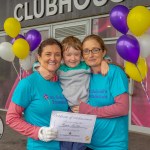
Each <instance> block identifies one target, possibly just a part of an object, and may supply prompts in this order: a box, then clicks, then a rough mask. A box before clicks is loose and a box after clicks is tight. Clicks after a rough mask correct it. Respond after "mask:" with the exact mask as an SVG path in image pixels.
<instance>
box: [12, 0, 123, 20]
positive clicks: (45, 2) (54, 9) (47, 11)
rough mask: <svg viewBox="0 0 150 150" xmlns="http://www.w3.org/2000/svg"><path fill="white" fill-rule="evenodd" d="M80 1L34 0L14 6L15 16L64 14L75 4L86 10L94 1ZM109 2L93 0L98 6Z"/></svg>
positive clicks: (25, 18)
mask: <svg viewBox="0 0 150 150" xmlns="http://www.w3.org/2000/svg"><path fill="white" fill-rule="evenodd" d="M39 1H40V2H39ZM79 1H80V0H34V1H30V2H25V3H24V4H20V3H19V4H17V5H16V6H15V8H14V17H15V18H16V19H18V21H22V20H30V19H33V18H34V17H35V18H41V17H42V16H44V15H45V16H52V15H56V14H57V13H59V14H62V13H65V12H64V11H66V12H71V11H72V8H73V5H74V7H75V8H76V9H78V10H84V9H86V8H87V7H88V6H89V5H90V3H91V2H92V1H91V0H82V1H80V2H79ZM110 1H112V2H114V3H119V2H122V1H124V0H110ZM31 2H33V9H31V8H30V7H29V5H30V3H31ZM107 2H108V0H93V4H94V5H95V6H98V7H99V6H103V5H105V4H106V3H107ZM29 8H30V9H29ZM65 8H66V9H65ZM39 9H40V10H39ZM93 9H94V8H93ZM29 10H30V11H29ZM31 11H32V12H31ZM29 12H30V14H29ZM22 13H24V14H22Z"/></svg>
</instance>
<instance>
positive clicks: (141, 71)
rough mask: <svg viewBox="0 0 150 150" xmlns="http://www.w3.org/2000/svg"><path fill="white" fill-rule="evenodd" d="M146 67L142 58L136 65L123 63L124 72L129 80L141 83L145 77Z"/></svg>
mask: <svg viewBox="0 0 150 150" xmlns="http://www.w3.org/2000/svg"><path fill="white" fill-rule="evenodd" d="M147 71H148V67H147V63H146V60H145V59H144V58H139V60H138V62H137V64H136V65H135V64H133V63H130V62H125V72H126V74H128V76H129V77H130V78H132V79H133V80H135V81H137V82H141V81H142V80H143V79H144V78H145V77H146V75H147Z"/></svg>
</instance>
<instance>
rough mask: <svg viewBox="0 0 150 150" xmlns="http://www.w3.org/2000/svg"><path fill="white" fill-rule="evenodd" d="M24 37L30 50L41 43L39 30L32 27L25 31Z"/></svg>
mask: <svg viewBox="0 0 150 150" xmlns="http://www.w3.org/2000/svg"><path fill="white" fill-rule="evenodd" d="M25 39H26V40H27V42H28V43H29V46H30V51H33V50H35V49H36V48H37V47H38V45H39V44H40V43H41V40H42V37H41V34H40V32H39V31H37V30H35V29H32V30H30V31H28V32H27V33H26V35H25Z"/></svg>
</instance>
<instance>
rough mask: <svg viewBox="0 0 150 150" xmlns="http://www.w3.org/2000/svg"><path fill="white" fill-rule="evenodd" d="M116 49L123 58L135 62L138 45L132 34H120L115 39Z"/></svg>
mask: <svg viewBox="0 0 150 150" xmlns="http://www.w3.org/2000/svg"><path fill="white" fill-rule="evenodd" d="M116 49H117V52H118V54H119V55H120V56H121V57H122V58H123V59H125V60H127V61H129V62H131V63H134V64H136V62H137V60H138V58H139V54H140V46H139V43H138V40H137V39H136V38H135V37H134V36H132V35H129V34H127V35H122V36H121V37H120V38H119V39H118V40H117V44H116Z"/></svg>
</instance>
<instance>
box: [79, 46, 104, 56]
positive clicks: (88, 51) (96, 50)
mask: <svg viewBox="0 0 150 150" xmlns="http://www.w3.org/2000/svg"><path fill="white" fill-rule="evenodd" d="M101 50H102V49H101V48H93V49H92V50H89V49H84V50H83V51H82V52H83V54H85V55H89V54H90V52H92V53H93V54H98V53H99V52H100V51H101Z"/></svg>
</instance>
